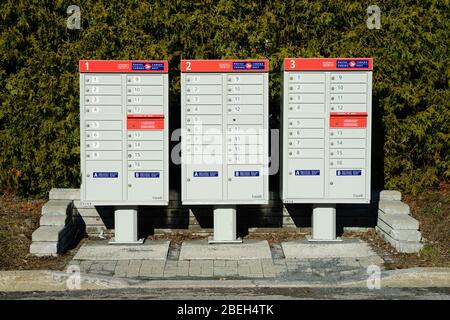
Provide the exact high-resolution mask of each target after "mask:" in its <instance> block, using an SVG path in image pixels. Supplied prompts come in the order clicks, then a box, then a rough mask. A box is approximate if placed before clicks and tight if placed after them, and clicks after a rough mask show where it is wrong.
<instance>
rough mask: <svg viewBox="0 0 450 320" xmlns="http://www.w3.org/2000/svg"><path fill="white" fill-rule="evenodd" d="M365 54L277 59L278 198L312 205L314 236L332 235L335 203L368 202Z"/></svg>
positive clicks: (367, 67) (369, 99)
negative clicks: (279, 76) (279, 81)
mask: <svg viewBox="0 0 450 320" xmlns="http://www.w3.org/2000/svg"><path fill="white" fill-rule="evenodd" d="M371 118H372V59H369V58H357V59H356V58H342V59H340V58H338V59H332V58H330V59H322V58H317V59H315V58H313V59H304V58H291V59H289V58H288V59H285V60H284V72H283V95H282V134H281V136H282V143H281V145H282V158H283V160H282V181H281V185H282V188H281V198H282V200H283V202H284V203H312V204H314V207H313V208H314V210H313V220H312V221H313V237H312V238H313V239H316V240H333V239H335V238H336V236H335V215H336V212H335V206H334V204H336V203H369V202H370V165H371V163H370V162H371V120H372V119H371Z"/></svg>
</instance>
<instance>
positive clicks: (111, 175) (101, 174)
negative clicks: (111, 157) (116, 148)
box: [92, 172, 119, 178]
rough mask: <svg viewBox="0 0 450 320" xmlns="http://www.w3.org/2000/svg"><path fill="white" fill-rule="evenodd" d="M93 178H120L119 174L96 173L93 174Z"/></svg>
mask: <svg viewBox="0 0 450 320" xmlns="http://www.w3.org/2000/svg"><path fill="white" fill-rule="evenodd" d="M92 177H93V178H118V177H119V173H118V172H94V173H93V174H92Z"/></svg>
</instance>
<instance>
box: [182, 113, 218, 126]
mask: <svg viewBox="0 0 450 320" xmlns="http://www.w3.org/2000/svg"><path fill="white" fill-rule="evenodd" d="M186 123H187V124H188V125H189V124H198V125H201V124H205V125H221V124H222V117H221V116H220V115H198V116H197V115H195V116H190V115H189V116H187V117H186Z"/></svg>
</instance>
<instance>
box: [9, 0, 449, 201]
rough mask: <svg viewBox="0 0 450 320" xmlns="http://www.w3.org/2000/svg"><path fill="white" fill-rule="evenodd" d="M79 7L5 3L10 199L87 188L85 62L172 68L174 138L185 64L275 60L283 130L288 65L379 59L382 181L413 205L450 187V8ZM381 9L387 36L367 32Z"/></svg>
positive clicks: (316, 4) (430, 0) (273, 90)
mask: <svg viewBox="0 0 450 320" xmlns="http://www.w3.org/2000/svg"><path fill="white" fill-rule="evenodd" d="M72 2H73V1H70V2H69V1H59V0H57V1H38V0H27V1H25V0H3V1H2V2H1V4H0V21H1V23H0V34H1V37H0V102H1V110H0V184H1V186H2V189H3V191H7V190H9V191H12V192H15V193H16V194H18V195H21V196H43V195H45V193H46V192H48V190H49V189H50V188H51V187H56V186H57V187H77V186H79V151H80V150H79V115H78V113H79V101H78V99H79V93H78V91H79V81H78V60H80V59H167V60H169V67H170V70H171V71H170V108H171V114H173V115H175V116H174V118H173V123H171V129H174V128H176V127H178V126H179V116H177V114H178V113H179V112H180V111H179V101H180V100H179V94H180V92H179V91H180V84H179V79H180V77H179V63H180V59H182V58H197V59H221V58H243V59H245V58H249V57H251V58H268V59H269V60H270V71H271V74H270V109H271V113H272V114H271V125H272V126H273V127H278V122H279V95H280V72H279V71H280V69H281V64H282V61H283V58H285V57H373V58H374V87H373V103H374V110H373V112H374V123H375V124H376V125H378V127H379V128H378V127H377V128H378V131H375V132H374V135H376V136H374V140H375V142H376V144H378V147H379V148H380V150H381V156H380V157H378V158H376V160H377V163H378V165H380V163H381V168H382V170H381V172H379V174H377V178H380V176H381V179H382V184H383V185H384V187H385V188H397V189H400V190H402V191H403V192H407V193H411V194H415V193H417V192H420V191H421V190H423V189H425V188H433V187H436V185H437V184H438V183H439V181H442V180H447V181H448V178H449V177H450V161H449V137H450V134H449V123H450V108H449V101H450V90H449V75H450V68H449V51H448V47H449V30H450V22H449V21H450V19H449V13H450V5H449V1H448V0H446V1H437V0H420V1H418V0H417V1H400V0H392V1H370V2H369V1H354V2H352V1H348V0H335V1H326V0H315V1H307V0H295V1H292V0H285V1H263V0H260V1H244V0H241V1H236V0H232V1H212V0H206V1H199V2H195V1H179V0H171V1H162V0H161V1H137V0H133V1H129V0H121V1H105V0H103V1H96V0H95V1H94V0H92V1H91V0H88V1H81V0H80V1H78V3H72ZM71 4H76V5H78V6H79V7H80V9H81V29H80V30H70V29H67V27H66V21H67V17H68V15H67V13H66V9H67V7H68V6H69V5H71ZM372 4H376V5H378V6H379V7H380V8H381V29H379V30H376V29H374V30H369V29H368V28H367V26H366V20H367V18H368V14H367V12H366V10H367V7H368V6H369V5H372ZM177 117H178V118H177Z"/></svg>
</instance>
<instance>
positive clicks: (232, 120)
mask: <svg viewBox="0 0 450 320" xmlns="http://www.w3.org/2000/svg"><path fill="white" fill-rule="evenodd" d="M263 123H264V118H263V115H259V114H257V115H232V116H229V117H228V124H243V125H255V124H256V125H263Z"/></svg>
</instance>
